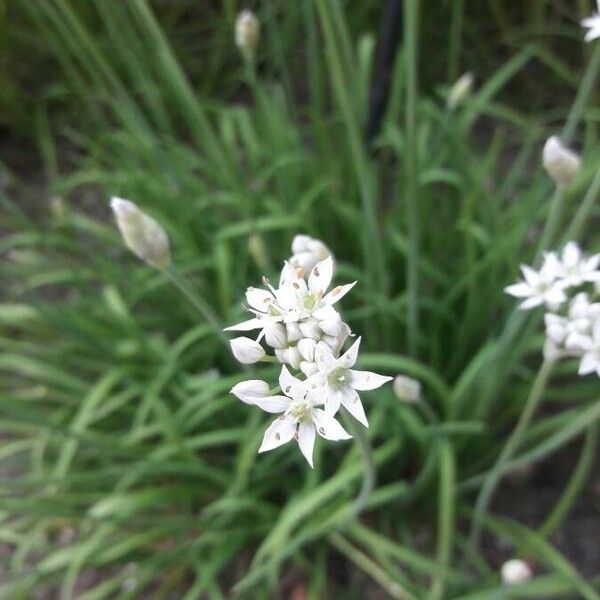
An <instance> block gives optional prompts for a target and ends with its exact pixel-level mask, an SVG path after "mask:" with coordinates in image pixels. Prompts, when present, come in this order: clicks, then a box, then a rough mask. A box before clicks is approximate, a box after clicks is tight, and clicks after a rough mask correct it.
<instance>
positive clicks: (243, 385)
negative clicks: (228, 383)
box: [231, 379, 269, 404]
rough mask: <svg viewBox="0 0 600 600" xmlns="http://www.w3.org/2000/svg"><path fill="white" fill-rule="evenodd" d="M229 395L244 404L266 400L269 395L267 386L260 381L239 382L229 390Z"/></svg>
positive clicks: (264, 382)
mask: <svg viewBox="0 0 600 600" xmlns="http://www.w3.org/2000/svg"><path fill="white" fill-rule="evenodd" d="M231 393H232V394H233V395H234V396H236V397H237V398H239V399H240V400H241V401H242V402H245V403H246V404H254V400H256V399H257V398H266V397H267V396H268V395H269V384H268V383H267V382H266V381H261V380H260V379H250V380H249V381H241V382H240V383H238V384H236V385H234V386H233V387H232V388H231Z"/></svg>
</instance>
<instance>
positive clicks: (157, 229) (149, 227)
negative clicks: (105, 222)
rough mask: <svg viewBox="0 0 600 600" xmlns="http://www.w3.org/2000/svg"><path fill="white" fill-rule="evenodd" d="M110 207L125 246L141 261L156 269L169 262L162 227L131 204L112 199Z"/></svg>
mask: <svg viewBox="0 0 600 600" xmlns="http://www.w3.org/2000/svg"><path fill="white" fill-rule="evenodd" d="M110 206H111V208H112V210H113V212H114V215H115V219H116V221H117V225H118V227H119V230H120V232H121V235H122V236H123V241H124V242H125V245H126V246H127V247H128V248H129V249H130V250H131V251H132V252H133V253H134V254H135V255H136V256H137V257H138V258H140V259H141V260H143V261H144V262H146V263H148V264H149V265H151V266H153V267H156V268H158V269H164V268H166V267H168V266H169V263H170V262H171V252H170V249H169V237H168V236H167V233H166V232H165V230H164V228H163V227H162V225H160V224H159V223H158V222H157V221H155V220H154V219H153V218H152V217H151V216H149V215H147V214H146V213H145V212H143V211H141V210H140V209H139V208H138V207H137V206H136V205H135V204H134V203H133V202H131V201H130V200H125V199H124V198H118V197H116V196H115V197H113V198H112V199H111V201H110Z"/></svg>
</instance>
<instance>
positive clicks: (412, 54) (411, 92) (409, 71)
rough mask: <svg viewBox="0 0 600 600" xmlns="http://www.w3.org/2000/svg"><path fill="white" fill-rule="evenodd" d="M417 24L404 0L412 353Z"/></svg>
mask: <svg viewBox="0 0 600 600" xmlns="http://www.w3.org/2000/svg"><path fill="white" fill-rule="evenodd" d="M418 27H419V2H418V0H405V2H404V56H405V64H406V109H405V114H404V121H405V128H406V156H405V163H404V164H405V168H406V171H405V178H406V198H407V202H408V238H409V252H408V264H407V268H406V275H407V278H406V279H407V281H406V283H407V288H408V330H407V344H408V351H409V353H410V355H411V356H413V357H415V356H416V355H417V353H418V352H417V346H418V340H419V252H420V250H419V245H420V235H419V199H418V173H417V170H418V143H417V101H418V84H417V74H418Z"/></svg>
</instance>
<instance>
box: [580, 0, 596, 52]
mask: <svg viewBox="0 0 600 600" xmlns="http://www.w3.org/2000/svg"><path fill="white" fill-rule="evenodd" d="M596 2H597V5H598V11H597V12H595V13H592V15H591V16H590V17H587V18H586V19H583V20H582V21H581V26H582V27H585V28H586V29H587V30H588V31H587V32H586V34H585V41H586V42H591V41H593V40H595V39H598V38H600V0H596Z"/></svg>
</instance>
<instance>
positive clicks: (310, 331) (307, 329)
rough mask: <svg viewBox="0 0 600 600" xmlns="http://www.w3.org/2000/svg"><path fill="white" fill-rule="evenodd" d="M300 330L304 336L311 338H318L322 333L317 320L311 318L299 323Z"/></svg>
mask: <svg viewBox="0 0 600 600" xmlns="http://www.w3.org/2000/svg"><path fill="white" fill-rule="evenodd" d="M300 331H301V332H302V335H303V336H304V337H307V338H312V339H313V340H318V339H319V338H320V337H321V335H322V334H321V328H320V327H319V321H317V320H316V319H312V318H311V319H308V320H307V321H305V322H304V323H300Z"/></svg>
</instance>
